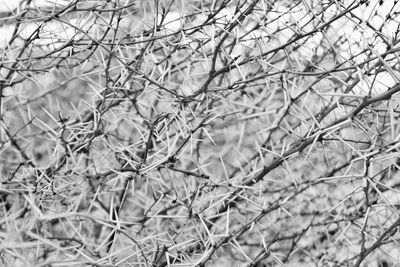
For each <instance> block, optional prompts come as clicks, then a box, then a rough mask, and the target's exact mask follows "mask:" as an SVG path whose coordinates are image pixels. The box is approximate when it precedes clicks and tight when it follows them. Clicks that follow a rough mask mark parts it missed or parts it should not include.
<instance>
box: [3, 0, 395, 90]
mask: <svg viewBox="0 0 400 267" xmlns="http://www.w3.org/2000/svg"><path fill="white" fill-rule="evenodd" d="M69 2H70V1H67V0H33V1H32V3H31V6H36V7H37V8H39V9H40V8H51V7H54V6H55V5H56V6H65V5H66V4H68V3H69ZM94 2H95V1H94ZM24 3H25V1H24V0H0V16H1V15H3V16H4V15H5V14H7V13H9V12H16V13H18V12H19V5H20V4H22V5H24ZM378 3H379V0H372V1H370V4H369V6H368V7H366V6H365V5H362V6H361V7H360V8H358V9H356V10H355V11H354V13H355V14H356V15H358V16H360V17H361V18H362V19H364V20H365V21H368V22H369V23H371V24H373V25H374V26H375V27H377V28H379V26H380V25H381V24H382V23H386V22H384V21H383V20H382V18H384V17H385V15H386V14H387V13H388V12H389V11H390V8H391V7H392V6H393V3H394V0H385V1H384V2H383V5H382V6H380V7H378V8H377V7H376V5H378ZM397 9H399V11H400V2H399V3H397ZM375 10H378V11H379V12H378V15H379V16H374V14H373V13H374V12H371V11H375ZM230 11H231V10H225V12H222V13H225V14H224V15H226V17H225V18H224V19H225V20H229V19H230V17H232V14H230ZM222 13H221V14H222ZM180 17H181V14H180V13H179V12H173V11H171V12H170V13H168V16H167V17H166V19H165V21H164V22H165V24H166V25H165V26H166V28H167V30H170V31H173V32H175V31H177V30H179V28H180V27H181V21H180ZM380 17H382V18H380ZM85 19H86V21H83V22H82V19H80V20H79V22H78V21H77V22H76V25H77V26H79V27H81V28H84V27H85V26H87V25H88V24H90V18H85ZM71 23H74V21H73V19H71ZM397 26H398V24H397V23H395V22H392V23H391V24H387V25H385V28H384V29H383V33H384V34H385V35H386V36H387V38H388V39H389V40H390V39H391V38H392V37H393V33H394V32H395V31H396V28H397ZM37 27H38V25H37V24H35V23H31V25H25V27H23V30H22V32H21V33H20V35H21V36H29V35H30V33H31V32H32V31H34V30H35V29H36V28H37ZM364 29H367V27H366V26H363V25H362V24H361V25H360V31H359V32H357V31H354V30H353V29H352V28H351V26H350V24H349V25H343V27H340V29H338V35H344V36H346V35H347V38H348V39H349V40H350V41H353V42H354V43H356V42H359V41H361V43H365V44H366V43H368V42H367V41H368V38H369V37H370V36H369V35H373V34H374V33H373V32H371V31H364ZM13 30H14V27H13V24H12V23H7V22H6V21H5V18H0V49H1V48H4V47H5V46H6V45H7V42H8V40H9V39H10V38H11V34H12V31H13ZM46 32H47V34H48V35H49V38H46ZM43 33H44V34H43V35H44V36H42V38H41V40H40V42H43V43H44V44H49V43H50V44H51V42H52V37H54V36H57V37H58V38H59V39H60V40H65V41H67V40H69V39H70V38H72V37H74V35H75V34H76V31H75V30H74V29H73V28H71V27H65V25H63V24H61V23H60V22H50V23H48V24H46V26H45V28H43ZM43 37H44V38H43ZM51 45H52V46H53V47H55V46H57V45H62V43H61V42H60V43H58V44H51ZM52 46H49V47H50V48H51V47H52ZM349 49H351V47H350V48H349ZM372 49H373V50H374V51H376V53H382V49H384V47H378V46H375V47H373V48H372ZM354 52H355V51H354V50H352V51H351V53H353V54H354ZM234 53H235V52H234ZM236 53H237V54H241V53H242V51H236ZM306 53H307V52H305V53H304V55H305V57H306V58H307V55H306ZM309 57H310V58H311V55H310V56H309ZM344 58H346V56H345V55H344ZM397 74H398V73H397ZM397 76H399V77H397V78H396V77H393V74H389V73H388V72H385V73H382V74H381V75H380V77H379V82H380V83H381V85H382V87H381V86H379V85H377V88H376V90H377V91H381V90H385V89H386V88H387V87H389V86H393V84H395V83H396V80H397V81H400V75H397ZM359 87H360V88H362V87H364V85H363V82H361V83H360V84H359ZM365 87H366V88H367V87H368V86H365ZM380 87H381V88H380ZM377 93H379V92H377Z"/></svg>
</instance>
